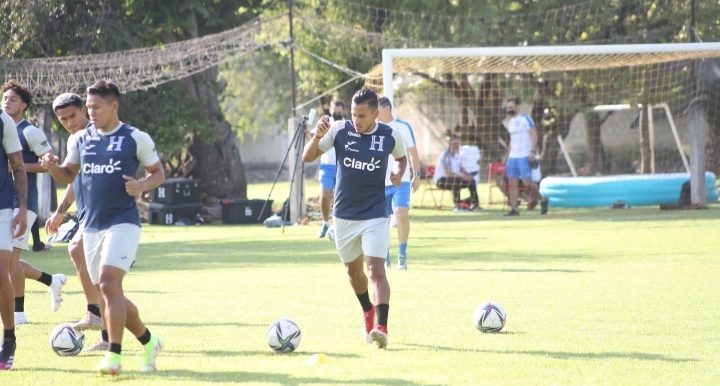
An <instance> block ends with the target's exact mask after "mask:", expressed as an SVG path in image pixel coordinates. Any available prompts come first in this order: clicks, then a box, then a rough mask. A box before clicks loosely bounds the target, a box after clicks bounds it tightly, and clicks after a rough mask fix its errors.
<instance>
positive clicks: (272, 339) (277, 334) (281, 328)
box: [265, 319, 300, 352]
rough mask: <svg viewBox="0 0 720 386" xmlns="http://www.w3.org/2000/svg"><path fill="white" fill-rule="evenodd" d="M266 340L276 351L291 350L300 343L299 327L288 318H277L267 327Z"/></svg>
mask: <svg viewBox="0 0 720 386" xmlns="http://www.w3.org/2000/svg"><path fill="white" fill-rule="evenodd" d="M265 335H266V336H267V342H268V345H269V346H270V348H272V349H273V350H275V351H276V352H293V351H295V349H296V348H298V346H299V345H300V327H298V325H297V324H295V322H293V321H292V320H290V319H279V320H276V321H274V322H272V324H271V325H270V327H268V329H267V332H266V333H265Z"/></svg>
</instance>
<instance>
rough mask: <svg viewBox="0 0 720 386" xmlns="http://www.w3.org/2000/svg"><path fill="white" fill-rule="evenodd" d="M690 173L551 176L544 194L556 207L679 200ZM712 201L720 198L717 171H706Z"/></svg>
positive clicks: (542, 188)
mask: <svg viewBox="0 0 720 386" xmlns="http://www.w3.org/2000/svg"><path fill="white" fill-rule="evenodd" d="M689 180H690V174H689V173H668V174H621V175H615V176H602V177H547V178H545V179H543V180H542V182H541V183H540V193H541V194H542V195H543V196H545V197H547V198H548V199H549V200H550V206H551V207H552V206H554V207H597V206H604V207H610V206H612V205H613V204H614V203H616V202H618V201H623V202H624V203H625V205H627V206H642V205H659V204H662V203H676V202H677V200H678V197H680V189H681V188H682V184H683V183H684V182H685V181H689ZM705 189H706V190H707V199H708V202H715V201H717V200H718V188H717V183H716V178H715V174H713V173H711V172H707V173H705Z"/></svg>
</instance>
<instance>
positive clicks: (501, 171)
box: [487, 162, 534, 209]
mask: <svg viewBox="0 0 720 386" xmlns="http://www.w3.org/2000/svg"><path fill="white" fill-rule="evenodd" d="M505 173H506V170H505V164H503V163H502V162H493V163H491V164H490V166H489V167H488V204H487V206H488V207H489V206H491V205H502V206H503V209H504V208H507V207H508V206H509V205H510V202H509V201H508V198H507V197H506V196H505V194H504V193H503V192H507V191H509V189H510V186H509V183H508V180H507V178H506V177H505ZM498 176H499V177H500V183H498V181H496V180H495V178H494V177H498ZM501 184H502V185H501ZM494 189H497V190H500V192H499V193H500V194H501V197H502V199H500V200H498V199H497V198H496V199H495V200H493V197H492V193H493V190H494ZM522 193H528V195H529V196H530V202H532V201H534V198H533V195H532V193H531V192H530V189H529V188H528V187H526V186H518V200H519V199H522ZM495 197H497V193H496V194H495ZM530 202H528V209H532V208H530ZM532 207H533V208H534V205H533V206H532Z"/></svg>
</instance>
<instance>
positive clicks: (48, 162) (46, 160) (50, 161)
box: [40, 152, 60, 170]
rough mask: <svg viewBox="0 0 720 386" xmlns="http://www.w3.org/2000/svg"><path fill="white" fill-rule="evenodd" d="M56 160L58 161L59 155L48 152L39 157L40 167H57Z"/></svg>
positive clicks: (48, 168) (51, 168)
mask: <svg viewBox="0 0 720 386" xmlns="http://www.w3.org/2000/svg"><path fill="white" fill-rule="evenodd" d="M58 161H60V157H58V156H56V155H54V154H51V153H50V152H48V153H45V155H43V156H42V158H40V167H41V168H43V169H45V170H53V169H56V168H57V167H58Z"/></svg>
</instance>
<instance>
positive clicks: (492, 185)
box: [487, 162, 508, 208]
mask: <svg viewBox="0 0 720 386" xmlns="http://www.w3.org/2000/svg"><path fill="white" fill-rule="evenodd" d="M496 178H499V181H500V183H498V180H496ZM487 184H488V202H487V206H488V207H490V206H493V205H502V206H503V208H505V207H506V206H507V205H508V200H507V197H506V196H505V193H503V192H506V191H507V189H508V186H507V179H506V178H505V164H504V163H502V162H493V163H491V164H490V166H488V179H487ZM501 184H502V185H501ZM493 190H500V192H499V194H500V197H501V199H498V198H497V197H498V193H495V197H496V198H495V199H493Z"/></svg>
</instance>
